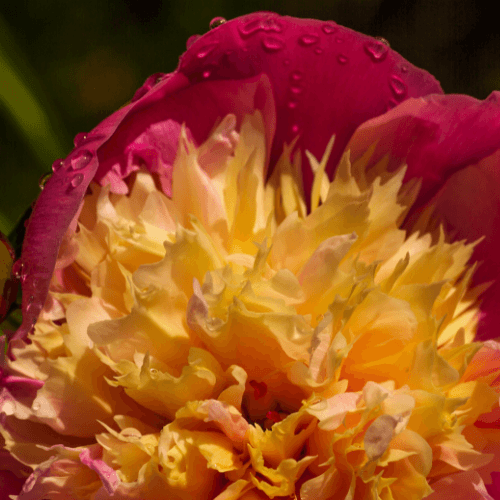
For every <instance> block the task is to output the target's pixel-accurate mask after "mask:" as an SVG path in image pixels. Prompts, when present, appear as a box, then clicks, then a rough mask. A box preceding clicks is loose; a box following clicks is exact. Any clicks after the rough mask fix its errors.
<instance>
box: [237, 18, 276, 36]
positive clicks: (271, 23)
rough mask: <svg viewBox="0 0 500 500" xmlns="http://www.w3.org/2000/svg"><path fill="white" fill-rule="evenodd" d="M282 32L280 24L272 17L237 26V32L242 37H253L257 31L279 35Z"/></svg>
mask: <svg viewBox="0 0 500 500" xmlns="http://www.w3.org/2000/svg"><path fill="white" fill-rule="evenodd" d="M282 30H283V28H282V26H281V24H280V23H279V22H278V21H277V20H276V19H275V18H273V17H268V18H266V19H255V20H253V21H248V23H246V24H244V25H243V26H238V31H239V32H240V35H241V36H243V37H248V36H252V35H255V33H258V32H259V31H264V32H274V33H281V31H282Z"/></svg>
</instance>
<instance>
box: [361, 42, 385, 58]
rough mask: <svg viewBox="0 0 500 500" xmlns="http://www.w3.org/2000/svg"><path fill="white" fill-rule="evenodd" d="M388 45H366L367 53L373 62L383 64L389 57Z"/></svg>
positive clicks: (367, 43) (368, 43)
mask: <svg viewBox="0 0 500 500" xmlns="http://www.w3.org/2000/svg"><path fill="white" fill-rule="evenodd" d="M388 50H389V49H388V48H387V45H384V44H383V43H382V42H378V41H376V42H373V41H371V40H370V41H368V42H366V43H365V52H366V53H367V54H368V55H369V56H370V58H371V60H372V61H373V62H382V61H383V60H384V59H385V58H386V57H387V52H388Z"/></svg>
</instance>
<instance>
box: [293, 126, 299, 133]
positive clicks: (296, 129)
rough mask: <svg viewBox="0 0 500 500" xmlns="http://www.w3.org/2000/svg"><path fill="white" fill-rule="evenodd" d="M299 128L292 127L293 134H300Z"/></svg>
mask: <svg viewBox="0 0 500 500" xmlns="http://www.w3.org/2000/svg"><path fill="white" fill-rule="evenodd" d="M298 132H299V126H298V125H297V124H295V125H292V134H298Z"/></svg>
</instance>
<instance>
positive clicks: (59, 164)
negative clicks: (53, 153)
mask: <svg viewBox="0 0 500 500" xmlns="http://www.w3.org/2000/svg"><path fill="white" fill-rule="evenodd" d="M63 165H64V160H63V159H61V158H58V159H57V160H56V161H55V162H54V163H52V171H53V172H57V171H58V170H61V168H63Z"/></svg>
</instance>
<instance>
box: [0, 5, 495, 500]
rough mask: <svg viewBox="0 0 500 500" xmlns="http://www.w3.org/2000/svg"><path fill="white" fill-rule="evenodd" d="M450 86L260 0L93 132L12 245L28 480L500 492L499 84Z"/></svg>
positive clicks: (11, 409)
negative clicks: (456, 89) (499, 313)
mask: <svg viewBox="0 0 500 500" xmlns="http://www.w3.org/2000/svg"><path fill="white" fill-rule="evenodd" d="M441 92H442V91H441V89H440V87H439V84H438V83H437V82H436V81H435V80H434V79H433V78H432V77H431V76H430V75H429V74H428V73H426V72H425V71H422V70H420V69H418V68H415V67H414V66H412V65H411V64H410V63H408V62H407V61H405V60H404V59H403V58H402V57H401V56H400V55H398V54H397V53H395V52H394V51H392V50H391V49H390V48H388V47H387V46H386V45H384V44H383V43H382V42H380V41H377V40H374V39H372V38H370V37H366V36H364V35H360V34H358V33H355V32H353V31H351V30H348V29H346V28H342V27H340V26H338V25H336V24H335V23H332V22H321V21H314V20H301V19H294V18H287V17H280V16H277V15H275V14H270V13H259V14H252V15H249V16H244V17H242V18H238V19H235V20H233V21H230V22H227V23H224V24H222V25H220V26H218V27H217V28H216V29H214V30H212V31H210V32H209V33H207V34H206V35H204V36H202V37H200V38H199V39H196V40H195V41H193V40H191V44H190V45H189V47H188V50H187V52H186V53H185V54H184V55H183V56H182V57H181V61H180V64H179V68H178V69H177V70H176V71H175V72H174V73H172V74H168V75H163V74H156V75H153V76H152V77H150V78H149V79H148V80H147V81H146V83H145V85H144V86H143V87H142V88H141V89H139V90H138V91H137V93H136V95H135V96H134V99H133V100H132V102H131V103H129V104H128V105H126V106H124V107H123V108H121V109H120V110H119V111H117V112H116V113H115V114H114V115H112V116H111V117H109V118H108V119H106V120H105V121H104V122H103V123H101V124H100V125H99V126H98V127H96V129H94V130H93V131H92V132H90V133H89V134H79V135H78V136H77V137H76V138H75V149H74V150H73V152H72V153H71V154H70V155H69V156H68V157H67V158H66V159H65V160H57V161H56V162H55V163H54V165H53V170H54V173H53V175H52V177H51V178H50V179H49V180H48V182H47V183H46V184H45V186H44V189H43V191H42V193H41V194H40V197H39V199H38V200H37V203H36V206H35V208H34V211H33V215H32V216H31V219H30V222H29V225H28V228H27V232H26V237H25V241H24V245H23V252H22V256H21V259H20V260H19V261H17V262H16V264H15V266H14V273H15V274H16V275H17V276H18V277H19V278H20V279H21V281H22V285H23V324H22V325H21V327H20V328H19V330H18V331H17V332H16V333H15V335H14V336H13V337H12V338H11V339H10V342H9V357H8V358H7V359H6V360H5V366H4V372H3V378H2V386H1V387H2V389H1V391H2V392H1V393H0V418H1V426H0V433H1V435H2V439H3V442H2V445H3V451H2V453H3V454H4V455H5V457H8V459H9V461H8V462H5V463H7V465H6V466H3V465H2V467H5V468H6V469H7V470H8V471H11V472H9V473H10V474H12V473H15V474H16V475H18V476H22V475H23V474H24V477H26V480H25V482H24V485H23V487H22V489H21V491H20V492H19V494H18V495H17V496H16V495H13V497H12V498H17V499H18V500H31V499H32V500H40V499H63V498H68V499H69V498H71V499H89V500H104V499H107V498H113V499H132V498H136V499H151V500H153V499H158V500H161V499H166V498H168V499H182V500H184V499H186V500H187V499H193V498H197V499H207V500H238V499H241V500H251V499H255V500H259V499H266V498H296V499H300V500H313V499H314V500H329V499H331V498H339V499H340V498H352V499H365V498H366V499H368V498H381V499H395V500H397V499H403V498H415V499H418V498H424V497H425V498H429V499H431V500H444V499H447V498H451V496H452V495H453V496H454V497H457V496H461V497H465V496H466V497H467V498H470V499H491V498H498V495H499V494H500V486H499V482H498V481H499V478H498V475H497V473H496V472H495V471H497V470H499V467H500V427H499V421H500V409H499V392H500V362H499V361H500V355H499V353H500V343H499V342H498V337H499V335H498V333H497V331H496V330H495V329H494V324H493V321H492V320H491V317H490V309H489V308H488V307H490V306H491V304H493V303H494V300H495V294H496V290H497V285H496V284H495V283H497V282H495V281H494V280H495V279H496V276H497V275H496V273H497V270H498V267H496V264H497V263H498V257H497V255H496V253H495V252H494V251H493V248H494V243H495V241H496V240H495V238H496V235H495V234H494V229H493V228H494V227H495V226H494V222H495V216H496V215H497V214H498V208H497V203H498V199H499V196H498V192H497V191H496V189H498V188H497V186H498V183H495V182H494V180H495V175H496V172H495V167H496V165H497V164H498V150H499V148H500V144H499V143H498V139H497V138H498V130H497V129H498V127H497V126H496V123H497V122H496V121H495V120H498V116H499V115H498V105H497V104H496V101H495V97H496V94H492V97H491V98H490V99H488V100H486V101H484V102H478V101H476V100H474V99H471V98H468V97H465V96H442V95H440V94H441ZM428 94H432V95H428ZM495 127H496V128H495ZM465 131H467V135H465ZM471 184H472V185H473V186H474V187H476V191H473V193H472V194H471V193H470V191H469V190H468V189H469V186H470V185H471ZM465 186H466V187H467V189H464V187H465ZM471 213H472V215H473V216H474V217H471V216H470V215H471ZM479 216H481V217H479ZM481 237H483V239H482V240H481V239H480V238H481ZM479 261H482V263H480V262H479ZM491 281H493V282H494V284H493V285H491V284H490V283H489V282H491ZM487 285H491V286H489V288H488V287H487ZM481 300H484V302H483V303H484V304H485V306H483V304H482V303H481ZM488 304H490V306H488ZM482 340H483V341H482ZM3 463H4V462H2V464H3ZM2 477H3V476H2ZM9 493H11V491H9ZM15 493H17V492H15Z"/></svg>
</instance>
